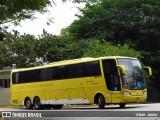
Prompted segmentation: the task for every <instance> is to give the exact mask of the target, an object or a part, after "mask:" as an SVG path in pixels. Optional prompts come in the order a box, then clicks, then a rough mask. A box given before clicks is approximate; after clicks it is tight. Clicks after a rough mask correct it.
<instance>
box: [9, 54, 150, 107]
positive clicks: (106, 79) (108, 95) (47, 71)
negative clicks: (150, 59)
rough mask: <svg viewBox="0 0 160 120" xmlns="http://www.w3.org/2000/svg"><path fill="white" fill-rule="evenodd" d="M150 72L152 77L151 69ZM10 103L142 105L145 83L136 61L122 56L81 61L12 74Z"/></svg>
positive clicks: (49, 65)
mask: <svg viewBox="0 0 160 120" xmlns="http://www.w3.org/2000/svg"><path fill="white" fill-rule="evenodd" d="M148 69H149V73H150V74H151V69H150V68H148ZM10 85H11V104H13V105H24V106H26V109H33V108H34V109H41V108H43V107H44V106H45V107H47V108H55V109H60V108H62V107H63V105H68V104H69V105H81V104H86V105H87V104H97V105H98V106H99V108H100V109H103V108H104V107H105V105H108V104H119V105H120V107H121V108H124V107H125V105H126V103H138V102H145V100H146V98H147V89H146V80H145V76H144V74H143V70H142V66H141V64H140V62H139V60H138V59H136V58H131V57H123V56H111V57H99V58H80V59H73V60H66V61H59V62H54V63H51V64H48V65H45V66H39V67H32V68H24V69H14V70H12V72H11V83H10Z"/></svg>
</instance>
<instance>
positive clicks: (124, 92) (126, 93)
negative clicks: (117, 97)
mask: <svg viewBox="0 0 160 120" xmlns="http://www.w3.org/2000/svg"><path fill="white" fill-rule="evenodd" d="M122 94H124V95H131V94H130V92H128V91H122Z"/></svg>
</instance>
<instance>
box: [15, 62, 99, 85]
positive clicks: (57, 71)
mask: <svg viewBox="0 0 160 120" xmlns="http://www.w3.org/2000/svg"><path fill="white" fill-rule="evenodd" d="M100 75H101V71H100V64H99V61H93V62H87V63H78V64H73V65H64V66H58V67H50V68H43V69H37V70H30V71H22V72H19V73H13V83H27V82H38V81H47V80H60V79H69V78H78V77H89V76H100Z"/></svg>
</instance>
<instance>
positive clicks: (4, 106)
mask: <svg viewBox="0 0 160 120" xmlns="http://www.w3.org/2000/svg"><path fill="white" fill-rule="evenodd" d="M0 108H25V107H24V106H0Z"/></svg>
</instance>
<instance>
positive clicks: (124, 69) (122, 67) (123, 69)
mask: <svg viewBox="0 0 160 120" xmlns="http://www.w3.org/2000/svg"><path fill="white" fill-rule="evenodd" d="M116 66H117V67H118V68H120V69H121V72H122V74H123V75H125V74H126V68H125V66H123V65H116Z"/></svg>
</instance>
